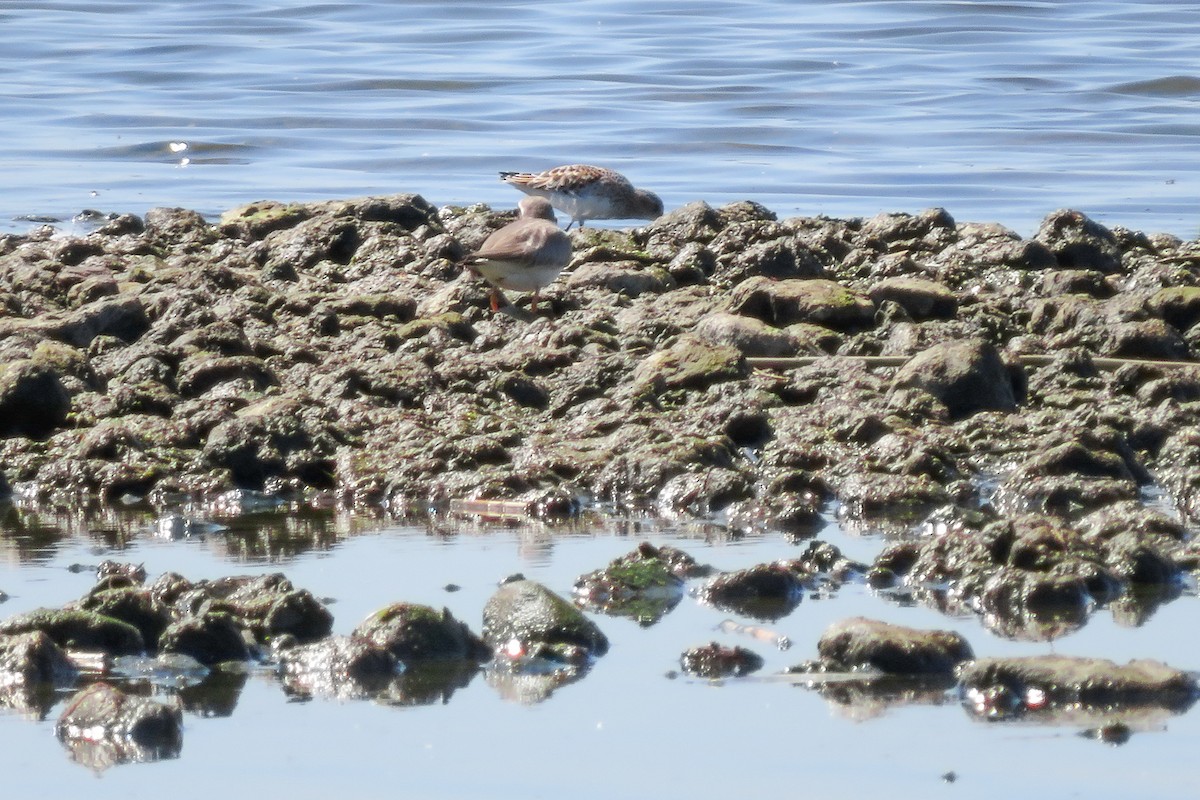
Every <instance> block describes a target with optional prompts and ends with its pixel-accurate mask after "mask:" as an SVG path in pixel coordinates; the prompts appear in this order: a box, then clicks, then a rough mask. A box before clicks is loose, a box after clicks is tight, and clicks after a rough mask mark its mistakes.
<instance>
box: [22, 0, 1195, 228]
mask: <svg viewBox="0 0 1200 800" xmlns="http://www.w3.org/2000/svg"><path fill="white" fill-rule="evenodd" d="M0 31H3V33H4V44H5V46H4V47H3V48H0V107H3V110H4V113H3V115H2V120H3V121H2V122H0V126H2V127H3V130H4V136H2V137H0V175H3V176H4V179H3V181H2V183H0V230H3V229H5V228H6V227H7V228H9V229H17V230H20V229H24V228H27V227H28V226H29V225H30V224H31V222H30V220H29V217H31V216H32V217H34V218H40V217H46V218H52V219H55V218H56V219H66V220H69V219H70V218H71V216H72V215H74V214H76V213H77V212H79V211H80V210H81V209H84V208H96V209H99V210H102V211H105V212H133V213H137V214H142V213H144V212H145V211H146V210H147V209H149V208H151V207H153V206H160V205H166V206H185V207H189V208H196V209H198V210H201V211H203V212H204V213H206V214H210V215H216V214H219V213H220V212H221V211H223V210H225V209H228V208H230V207H233V206H236V205H238V204H241V203H244V202H249V201H252V200H258V199H263V198H270V199H278V200H306V199H326V198H332V197H349V196H359V195H364V194H377V193H392V192H401V191H404V192H419V193H421V194H423V195H424V196H425V197H426V198H427V199H429V200H430V201H431V202H434V203H436V204H439V205H440V204H446V203H460V204H461V203H471V202H477V201H482V202H487V203H490V204H492V205H494V206H497V207H510V206H512V205H513V204H514V203H515V200H516V197H515V192H513V191H512V190H511V189H510V188H508V187H505V186H503V185H501V184H500V183H499V181H498V180H497V179H496V171H498V170H501V169H526V170H536V169H541V168H545V167H549V166H553V165H555V164H560V163H571V162H578V161H583V162H593V163H599V164H603V165H606V166H612V167H616V168H619V169H621V170H622V171H624V172H626V173H627V174H628V175H629V176H630V177H631V178H633V179H634V181H635V182H636V183H637V184H639V185H643V186H645V187H647V188H651V189H653V190H655V191H657V192H659V193H660V194H661V195H662V196H663V198H664V200H665V201H666V204H667V207H668V208H671V207H675V206H678V205H680V204H682V203H685V202H688V201H692V200H700V199H702V200H707V201H708V202H710V203H713V204H714V205H715V204H721V203H725V202H729V201H733V200H742V199H753V200H758V201H760V202H762V203H764V204H765V205H767V206H768V207H770V208H771V209H773V210H774V211H776V212H777V213H778V214H780V215H781V216H795V215H813V214H828V215H832V216H839V217H857V216H871V215H873V214H875V213H877V212H880V211H913V212H915V211H919V210H921V209H923V208H927V207H932V206H943V207H945V208H947V209H948V210H949V211H950V212H951V213H952V214H953V215H954V216H955V218H956V219H959V220H960V221H967V220H975V221H998V222H1002V223H1004V224H1006V225H1009V226H1011V227H1013V228H1014V229H1016V230H1017V231H1018V232H1019V233H1021V234H1023V235H1030V234H1032V233H1033V232H1034V230H1035V229H1036V226H1037V223H1038V221H1039V220H1040V219H1041V218H1042V217H1043V216H1045V214H1046V213H1048V212H1049V211H1051V210H1053V209H1056V208H1060V207H1073V208H1077V209H1080V210H1082V211H1084V212H1086V213H1088V214H1090V215H1092V216H1093V217H1095V218H1096V219H1098V220H1100V221H1101V222H1104V223H1105V224H1109V225H1115V224H1120V225H1124V226H1126V227H1132V228H1138V229H1143V230H1148V231H1166V232H1170V233H1174V234H1176V235H1179V236H1183V237H1185V238H1194V237H1195V235H1196V233H1197V230H1198V228H1200V191H1198V188H1200V148H1198V147H1196V144H1197V137H1198V136H1200V123H1198V121H1197V116H1196V112H1197V110H1198V102H1200V101H1198V98H1200V68H1198V66H1197V64H1198V62H1197V49H1196V44H1195V43H1196V42H1197V41H1198V40H1200V16H1198V15H1196V14H1195V13H1194V10H1193V8H1192V7H1191V6H1190V5H1189V4H1186V3H1166V2H1145V1H1144V0H1125V1H1124V2H1088V3H1071V2H1061V1H1060V0H1037V1H1028V0H1017V1H1015V2H928V1H926V2H920V1H913V0H905V2H899V1H898V0H877V1H875V2H860V1H857V0H824V1H823V2H812V3H803V4H795V3H788V2H784V1H783V0H762V1H757V2H756V1H754V0H697V2H691V3H688V4H686V6H682V5H680V4H678V3H674V2H670V1H669V0H640V1H639V2H636V3H634V2H629V0H580V1H579V2H571V3H561V2H548V1H547V0H536V1H532V2H509V3H495V2H481V1H479V0H472V1H471V2H462V3H437V2H399V3H392V2H382V1H381V0H351V2H342V3H323V2H314V3H305V2H295V1H294V0H293V1H292V2H286V1H285V0H238V1H237V2H232V1H230V0H226V1H224V2H222V1H220V0H218V1H216V2H208V3H183V2H177V1H170V0H168V1H164V2H156V3H128V2H106V3H85V2H75V0H19V1H18V2H6V3H4V4H0ZM18 217H21V218H22V219H17V218H18Z"/></svg>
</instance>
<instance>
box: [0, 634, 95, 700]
mask: <svg viewBox="0 0 1200 800" xmlns="http://www.w3.org/2000/svg"><path fill="white" fill-rule="evenodd" d="M76 674H77V670H76V669H75V666H74V665H73V664H72V663H71V662H70V660H69V659H68V658H67V654H66V653H64V652H63V650H62V648H60V647H59V646H58V645H57V644H55V643H54V640H53V639H51V638H50V637H49V636H47V635H46V634H45V633H42V632H41V631H31V632H29V633H18V634H12V635H5V636H0V684H3V687H4V688H5V689H8V688H10V687H13V686H22V687H31V686H33V685H35V684H39V683H43V684H64V683H68V682H70V681H72V680H74V678H75V676H76Z"/></svg>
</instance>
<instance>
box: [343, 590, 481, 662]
mask: <svg viewBox="0 0 1200 800" xmlns="http://www.w3.org/2000/svg"><path fill="white" fill-rule="evenodd" d="M351 635H352V636H355V637H359V638H361V639H364V640H366V641H368V642H371V643H372V644H374V645H375V646H377V647H380V648H383V649H385V650H387V651H388V652H390V653H391V654H392V655H394V656H395V657H396V658H397V659H399V660H400V661H403V662H404V663H405V664H409V663H415V662H422V661H448V660H465V661H483V660H485V659H487V658H488V657H489V656H490V655H491V651H490V649H489V648H488V646H487V645H486V644H484V642H483V640H482V639H480V638H479V637H478V636H476V635H475V634H474V633H472V632H471V630H470V628H468V627H467V625H466V623H464V622H460V621H459V620H457V619H455V618H454V615H453V614H451V613H450V611H449V609H445V608H443V609H442V610H441V611H437V610H436V609H434V608H431V607H429V606H424V605H417V604H415V603H394V604H392V605H390V606H388V607H387V608H384V609H381V610H379V611H376V612H375V613H374V614H372V615H371V616H370V617H368V618H367V619H366V620H364V621H363V622H362V623H361V624H360V625H359V626H358V627H357V628H355V629H354V632H353V633H352V634H351Z"/></svg>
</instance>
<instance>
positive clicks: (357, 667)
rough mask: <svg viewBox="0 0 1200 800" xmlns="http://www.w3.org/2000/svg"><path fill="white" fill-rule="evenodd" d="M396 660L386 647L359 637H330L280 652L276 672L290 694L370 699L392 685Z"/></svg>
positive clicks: (395, 670)
mask: <svg viewBox="0 0 1200 800" xmlns="http://www.w3.org/2000/svg"><path fill="white" fill-rule="evenodd" d="M399 664H400V662H399V660H398V659H397V658H396V656H395V655H393V654H392V653H391V652H390V651H389V650H388V649H387V648H385V647H380V646H379V645H377V644H375V643H374V642H372V641H370V640H369V639H366V638H363V637H361V636H354V635H352V636H331V637H329V638H327V639H322V640H321V641H319V642H312V643H311V644H303V645H297V646H296V647H292V648H289V649H287V650H284V651H283V652H282V653H281V654H280V657H279V670H280V673H281V678H282V680H283V685H284V688H285V689H286V690H287V691H288V692H289V693H292V694H299V695H306V696H307V695H314V694H317V695H322V696H326V697H335V698H337V699H339V700H349V699H358V698H364V697H372V696H374V695H376V694H378V693H380V692H382V691H384V690H385V689H386V688H387V686H388V685H389V684H390V683H391V682H392V680H393V679H394V678H395V677H396V675H397V673H398V669H397V668H398V667H399Z"/></svg>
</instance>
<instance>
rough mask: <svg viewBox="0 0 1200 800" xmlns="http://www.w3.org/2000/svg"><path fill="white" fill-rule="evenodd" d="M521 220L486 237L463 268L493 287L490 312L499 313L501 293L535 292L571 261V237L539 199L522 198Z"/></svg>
mask: <svg viewBox="0 0 1200 800" xmlns="http://www.w3.org/2000/svg"><path fill="white" fill-rule="evenodd" d="M517 208H518V209H519V211H520V216H518V217H517V219H516V220H514V221H513V222H510V223H508V224H507V225H505V226H504V227H503V228H501V229H500V230H498V231H496V232H495V233H493V234H492V235H491V236H489V237H488V238H487V239H486V240H485V241H484V243H483V246H481V247H480V248H479V249H478V250H476V251H475V252H474V253H471V254H470V255H468V256H467V257H466V258H465V259H463V265H464V266H466V267H467V269H469V270H471V271H472V272H474V273H476V274H477V275H480V276H481V277H482V278H483V279H484V280H486V281H487V282H488V283H490V284H492V295H491V305H492V311H499V310H500V289H512V290H513V291H516V292H533V300H532V302H531V306H530V307H531V309H532V310H533V311H535V312H536V311H537V301H538V292H540V291H541V290H542V288H543V287H545V286H547V285H549V284H550V283H551V282H553V281H554V279H555V278H557V277H558V275H559V273H560V272H562V271H563V268H564V267H566V266H567V262H568V261H570V260H571V237H569V236H567V234H566V233H565V232H564V231H562V230H561V229H560V228H559V227H558V220H557V219H555V217H554V209H552V208H551V207H550V203H549V202H547V201H546V200H545V198H542V197H522V198H521V202H520V203H518V204H517Z"/></svg>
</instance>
